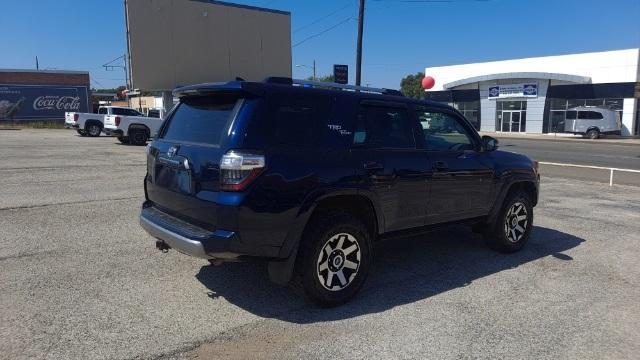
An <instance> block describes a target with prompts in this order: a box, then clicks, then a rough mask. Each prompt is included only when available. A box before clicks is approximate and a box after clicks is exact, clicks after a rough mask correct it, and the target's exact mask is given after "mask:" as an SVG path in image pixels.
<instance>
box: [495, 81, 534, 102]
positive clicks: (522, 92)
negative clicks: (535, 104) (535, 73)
mask: <svg viewBox="0 0 640 360" xmlns="http://www.w3.org/2000/svg"><path fill="white" fill-rule="evenodd" d="M523 97H524V98H528V97H538V84H537V83H526V84H505V85H494V86H490V87H489V96H488V98H489V99H505V98H523Z"/></svg>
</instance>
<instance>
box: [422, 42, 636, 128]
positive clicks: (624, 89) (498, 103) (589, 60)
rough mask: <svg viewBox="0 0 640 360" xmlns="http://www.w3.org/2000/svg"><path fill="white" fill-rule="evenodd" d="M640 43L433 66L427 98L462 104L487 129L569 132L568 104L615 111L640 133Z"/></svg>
mask: <svg viewBox="0 0 640 360" xmlns="http://www.w3.org/2000/svg"><path fill="white" fill-rule="evenodd" d="M639 62H640V49H626V50H615V51H604V52H593V53H582V54H571V55H559V56H545V57H535V58H526V59H515V60H504V61H491V62H483V63H475V64H463V65H451V66H438V67H428V68H426V69H425V75H426V76H431V77H433V78H434V79H435V82H436V84H435V86H434V87H433V88H432V89H430V90H428V91H426V93H425V96H426V98H427V99H431V100H435V101H440V102H446V103H449V104H451V105H452V106H454V107H456V108H457V109H458V110H460V111H461V112H462V113H463V114H464V115H465V117H467V119H469V120H470V121H471V122H472V123H473V124H474V126H476V128H477V129H478V130H481V131H487V132H516V133H533V134H544V133H556V132H564V127H563V124H564V121H565V119H566V114H567V110H568V109H571V108H575V107H578V106H589V107H599V108H607V109H611V110H613V111H615V113H616V116H617V117H618V120H619V123H620V125H621V134H622V135H624V136H631V135H640V121H639V113H640V104H639V99H640V66H639Z"/></svg>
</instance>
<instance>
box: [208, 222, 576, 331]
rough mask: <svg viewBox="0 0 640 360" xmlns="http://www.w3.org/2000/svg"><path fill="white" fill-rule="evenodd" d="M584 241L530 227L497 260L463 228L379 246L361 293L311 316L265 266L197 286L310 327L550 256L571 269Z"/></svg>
mask: <svg viewBox="0 0 640 360" xmlns="http://www.w3.org/2000/svg"><path fill="white" fill-rule="evenodd" d="M583 241H584V240H583V239H580V238H578V237H575V236H573V235H570V234H566V233H563V232H560V231H557V230H554V229H548V228H544V227H535V228H534V230H533V233H532V236H531V239H530V240H529V243H528V244H527V246H526V247H525V248H524V249H523V250H522V251H520V252H518V253H515V254H501V253H496V252H494V251H492V250H490V249H489V248H487V247H486V246H485V244H484V241H483V239H482V237H481V236H480V235H477V234H475V233H473V232H471V231H470V230H469V229H468V228H466V227H452V228H447V229H442V230H438V231H434V232H432V233H429V234H426V235H421V236H419V237H414V238H408V239H403V240H393V241H388V242H384V243H381V244H379V245H378V246H377V247H376V259H375V263H374V264H373V267H372V270H371V272H370V274H369V277H368V279H367V282H366V283H365V286H364V287H363V289H362V290H361V291H360V293H359V294H358V295H356V297H355V298H354V299H353V300H352V301H351V302H349V303H347V304H345V305H343V306H341V307H338V308H333V309H320V308H316V307H314V306H313V305H310V304H308V303H307V302H306V301H305V300H304V299H303V298H302V297H301V296H300V294H297V295H296V294H295V293H294V291H292V290H291V288H287V287H281V286H278V285H275V284H273V283H271V282H270V281H269V279H268V277H267V275H266V274H267V269H266V264H264V263H236V264H225V265H222V266H204V267H202V268H201V269H200V272H199V273H198V274H197V275H196V278H197V279H198V280H199V281H200V282H202V284H204V285H205V286H206V287H207V288H208V289H209V290H210V291H209V296H210V297H212V298H218V297H222V298H224V299H225V300H227V301H228V302H230V303H232V304H234V305H236V306H238V307H240V308H242V309H244V310H246V311H249V312H251V313H253V314H255V315H258V316H262V317H267V318H274V319H279V320H282V321H288V322H293V323H300V324H303V323H314V322H323V321H331V320H341V319H348V318H352V317H357V316H360V315H363V314H370V313H378V312H382V311H385V310H389V309H391V308H394V307H396V306H400V305H404V304H409V303H412V302H415V301H419V300H422V299H426V298H429V297H431V296H434V295H437V294H439V293H442V292H445V291H448V290H452V289H455V288H459V287H463V286H468V285H470V284H471V283H472V282H473V281H474V280H477V279H480V278H483V277H485V276H490V275H492V274H495V273H498V272H501V271H503V270H507V269H512V268H515V267H518V266H520V265H522V264H526V263H528V262H531V261H534V260H537V259H540V258H543V257H547V256H553V257H554V258H556V259H558V260H559V261H571V260H573V258H571V257H570V256H568V255H566V254H562V253H561V252H563V251H566V250H568V249H571V248H574V247H576V246H578V245H579V244H580V243H582V242H583ZM296 292H299V291H296ZM301 310H303V311H301Z"/></svg>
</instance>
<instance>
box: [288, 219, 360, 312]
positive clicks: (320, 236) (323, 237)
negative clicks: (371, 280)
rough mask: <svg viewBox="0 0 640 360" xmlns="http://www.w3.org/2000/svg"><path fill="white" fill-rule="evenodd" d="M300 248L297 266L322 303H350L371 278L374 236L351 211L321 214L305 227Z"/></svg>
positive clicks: (311, 292)
mask: <svg viewBox="0 0 640 360" xmlns="http://www.w3.org/2000/svg"><path fill="white" fill-rule="evenodd" d="M300 251H301V253H300V258H299V261H298V266H297V269H298V273H299V275H300V276H301V277H302V286H303V288H304V292H305V294H306V295H307V297H308V298H309V299H310V300H311V301H313V302H314V303H316V304H318V305H320V306H324V307H332V306H338V305H341V304H344V303H346V302H347V301H349V300H350V299H351V298H352V297H354V296H355V295H356V293H357V292H358V291H359V290H360V288H361V287H362V285H363V284H364V281H365V280H366V278H367V273H368V272H369V266H370V264H371V247H370V236H369V234H368V232H367V229H366V227H365V226H364V225H363V224H362V223H361V222H360V221H358V220H356V219H354V218H353V217H352V216H351V215H350V214H348V213H343V212H337V213H328V214H326V216H322V215H321V216H319V217H317V218H316V219H315V220H314V221H313V223H311V224H310V225H309V227H308V228H307V229H306V230H305V235H304V236H303V239H302V243H301V248H300Z"/></svg>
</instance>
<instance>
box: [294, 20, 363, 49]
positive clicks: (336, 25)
mask: <svg viewBox="0 0 640 360" xmlns="http://www.w3.org/2000/svg"><path fill="white" fill-rule="evenodd" d="M349 20H356V19H355V18H352V17H348V18H346V19H344V20H342V21H340V22H339V23H337V24H335V25H333V26H331V27H330V28H327V29H324V30H322V31H321V32H319V33H317V34H313V35H311V36H307V37H306V38H304V39H302V40H300V41H298V42H297V43H295V44H294V45H293V46H292V47H296V46H298V45H301V44H303V43H305V42H307V41H308V40H311V39H313V38H316V37H318V36H320V35H322V34H324V33H326V32H328V31H331V30H333V29H335V28H337V27H338V26H340V25H342V24H344V23H346V22H347V21H349Z"/></svg>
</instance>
